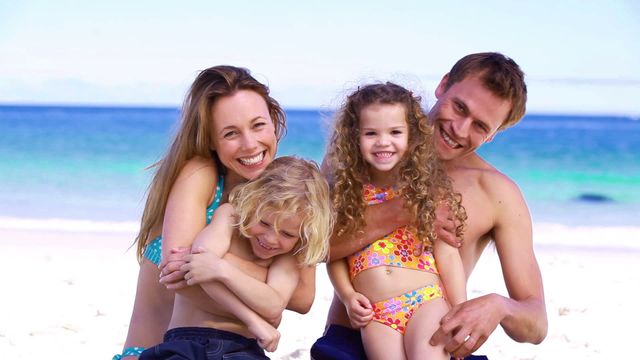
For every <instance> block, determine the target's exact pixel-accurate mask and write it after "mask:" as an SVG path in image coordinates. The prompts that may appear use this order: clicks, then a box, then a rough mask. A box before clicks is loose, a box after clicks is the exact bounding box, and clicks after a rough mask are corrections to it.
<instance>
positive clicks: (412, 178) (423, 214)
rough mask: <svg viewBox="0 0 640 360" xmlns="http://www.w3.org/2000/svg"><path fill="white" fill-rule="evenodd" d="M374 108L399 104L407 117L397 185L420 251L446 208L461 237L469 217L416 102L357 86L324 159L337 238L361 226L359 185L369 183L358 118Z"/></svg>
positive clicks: (393, 89)
mask: <svg viewBox="0 0 640 360" xmlns="http://www.w3.org/2000/svg"><path fill="white" fill-rule="evenodd" d="M372 104H400V105H402V106H403V107H404V109H405V112H406V121H407V125H408V131H409V134H408V135H409V139H408V142H409V144H408V147H407V151H406V153H405V155H404V157H403V158H402V159H401V161H400V162H399V163H398V164H397V165H396V166H397V167H398V170H399V171H398V174H399V177H398V181H397V183H396V187H397V190H398V192H399V194H400V196H402V197H403V199H404V202H405V207H407V208H408V209H409V211H410V212H411V214H412V218H413V219H415V223H414V226H415V227H416V229H417V232H418V234H417V235H418V238H419V239H421V241H422V242H423V248H426V249H429V250H430V249H431V247H432V244H433V241H434V240H435V239H436V234H435V231H434V227H433V222H434V220H435V219H436V208H437V207H438V205H439V204H441V203H444V204H446V205H448V206H449V209H450V210H451V212H452V214H453V215H454V217H455V219H456V220H458V222H459V224H460V225H459V226H458V228H457V229H456V234H457V235H458V236H462V233H463V230H464V221H465V220H466V218H467V216H466V213H465V210H464V207H463V206H462V196H461V195H460V194H459V193H456V192H454V191H453V187H452V184H451V179H450V178H449V177H448V176H447V173H446V172H445V169H444V166H443V164H442V163H441V161H440V160H439V159H438V154H437V152H436V150H435V147H434V145H433V142H432V141H431V139H432V136H433V127H432V126H431V125H430V124H429V121H428V120H427V117H426V115H425V114H424V112H423V111H422V108H421V107H420V97H418V96H414V95H413V93H412V92H411V91H409V90H407V89H405V88H403V87H402V86H399V85H397V84H394V83H391V82H386V83H376V84H370V85H366V86H363V87H359V88H358V90H357V91H355V92H354V93H352V94H351V95H349V96H348V97H347V99H346V101H345V103H344V104H343V105H342V107H341V108H340V109H339V111H338V113H337V116H336V119H335V126H334V131H333V134H332V136H331V138H330V141H329V146H328V150H327V159H328V165H329V168H330V169H332V170H333V174H332V175H333V192H332V202H333V206H334V209H335V212H336V216H337V221H336V230H337V233H338V234H355V233H357V232H358V231H361V229H362V228H363V227H364V225H365V221H364V211H365V208H366V203H365V201H364V199H363V192H362V189H363V185H364V184H365V183H367V182H369V181H370V179H369V172H368V164H367V163H366V162H365V160H364V158H363V156H362V154H361V152H360V148H359V144H358V139H359V135H360V121H359V120H360V119H359V116H360V113H361V111H362V109H364V108H365V107H367V106H369V105H372Z"/></svg>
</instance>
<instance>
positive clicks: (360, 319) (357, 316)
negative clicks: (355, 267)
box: [345, 291, 373, 329]
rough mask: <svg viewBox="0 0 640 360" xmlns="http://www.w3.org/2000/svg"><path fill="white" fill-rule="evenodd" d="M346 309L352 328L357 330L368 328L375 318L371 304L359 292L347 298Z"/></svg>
mask: <svg viewBox="0 0 640 360" xmlns="http://www.w3.org/2000/svg"><path fill="white" fill-rule="evenodd" d="M345 307H346V308H347V314H348V315H349V322H350V323H351V326H353V327H354V328H356V329H359V328H361V327H364V326H366V325H367V324H368V323H369V321H371V319H372V318H373V309H372V308H371V302H370V301H369V299H367V297H366V296H364V295H362V294H360V293H359V292H355V291H354V292H353V294H352V295H351V296H349V297H348V298H347V301H346V302H345Z"/></svg>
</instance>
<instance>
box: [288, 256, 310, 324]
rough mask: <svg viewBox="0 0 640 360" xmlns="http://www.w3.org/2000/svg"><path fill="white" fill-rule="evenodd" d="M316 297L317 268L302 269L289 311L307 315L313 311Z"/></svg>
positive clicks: (290, 301) (307, 267)
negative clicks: (312, 307)
mask: <svg viewBox="0 0 640 360" xmlns="http://www.w3.org/2000/svg"><path fill="white" fill-rule="evenodd" d="M315 297H316V266H315V265H314V266H305V267H303V268H301V269H300V280H299V281H298V286H297V287H296V289H295V291H294V292H293V295H291V299H290V300H289V304H287V309H288V310H291V311H295V312H297V313H300V314H306V313H308V312H309V310H311V306H312V305H313V300H314V299H315Z"/></svg>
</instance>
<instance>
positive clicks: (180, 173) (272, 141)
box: [114, 66, 315, 360]
mask: <svg viewBox="0 0 640 360" xmlns="http://www.w3.org/2000/svg"><path fill="white" fill-rule="evenodd" d="M285 131H286V127H285V115H284V111H283V110H282V108H281V107H280V105H279V104H278V103H277V102H276V101H275V100H274V99H273V98H271V97H270V96H269V89H268V87H267V86H265V85H263V84H261V83H260V82H258V81H257V80H256V79H254V78H253V77H252V76H251V75H250V73H249V71H248V70H246V69H242V68H237V67H233V66H215V67H212V68H209V69H206V70H203V71H202V72H200V74H198V76H197V77H196V79H195V81H194V82H193V84H192V85H191V88H190V90H189V93H188V95H187V97H186V99H185V102H184V105H183V108H182V120H181V124H180V128H179V130H178V132H177V134H176V136H175V139H174V140H173V143H172V145H171V146H170V148H169V150H168V151H167V153H166V155H165V156H164V157H163V159H162V160H160V161H159V162H158V163H156V164H155V165H154V166H155V167H157V168H158V170H157V172H156V174H155V176H154V178H153V180H152V182H151V186H150V189H149V195H148V197H147V201H146V204H145V209H144V212H143V215H142V220H141V225H140V232H139V233H138V236H137V237H136V242H137V244H138V245H137V254H138V258H139V261H140V271H139V273H138V285H137V289H136V298H135V302H134V307H133V313H132V315H131V322H130V324H129V331H128V335H127V340H126V342H125V346H124V347H125V349H124V351H123V353H122V355H116V356H115V357H114V359H127V360H130V359H135V358H137V356H138V355H139V354H140V353H141V352H142V351H143V350H144V349H145V348H146V347H149V346H152V345H155V344H158V343H160V342H162V340H163V334H164V332H165V331H166V330H167V326H168V324H169V320H170V318H171V312H172V308H173V302H174V298H175V293H174V292H173V291H172V290H167V288H166V287H165V285H163V284H161V283H160V282H159V281H158V278H159V276H160V270H159V269H158V266H159V265H160V260H161V255H163V256H164V258H165V259H166V260H165V261H164V262H163V265H164V264H166V263H167V260H169V259H170V258H171V255H170V254H172V253H173V254H174V255H173V257H176V256H178V257H179V256H180V255H181V251H182V253H183V252H184V250H177V249H179V248H185V247H188V246H190V245H191V243H192V242H193V240H194V239H195V237H196V235H197V234H198V233H199V232H200V231H201V230H202V229H203V228H204V227H205V226H206V224H207V223H208V222H209V221H210V219H211V216H212V215H213V212H214V211H215V209H216V208H217V206H218V205H219V204H220V203H223V202H226V201H227V196H228V194H229V192H230V191H231V189H233V188H234V187H235V186H236V185H238V184H239V183H242V182H244V181H246V180H248V179H252V178H254V177H256V176H257V175H258V174H260V173H261V172H262V171H263V170H264V169H265V168H266V166H267V165H269V163H271V161H272V160H273V158H274V157H275V153H276V148H277V143H278V140H279V139H280V138H281V137H282V135H283V134H284V132H285ZM228 260H229V261H232V262H234V263H236V264H237V266H239V267H241V268H243V269H246V271H248V272H251V271H256V268H255V267H253V264H247V263H244V262H242V261H240V260H238V259H234V258H229V259H228ZM163 270H164V272H165V274H166V273H171V277H169V278H167V277H165V278H164V279H163V280H164V282H165V283H167V284H172V282H174V281H175V280H176V278H179V277H181V275H182V274H181V273H180V272H171V270H175V269H171V268H170V267H168V266H167V267H165V268H163ZM258 270H259V269H258ZM188 293H189V294H188V297H189V300H190V301H194V302H197V304H198V305H199V306H201V307H203V308H206V306H207V304H208V303H209V298H208V296H207V295H206V294H205V293H204V292H203V291H202V290H201V289H200V290H199V291H189V292H188ZM314 296H315V268H311V267H310V268H306V269H304V271H303V272H302V276H301V280H300V283H299V285H298V288H297V289H296V292H295V293H294V295H293V297H292V300H291V302H290V303H289V306H288V309H291V310H294V311H297V312H300V313H306V312H307V311H309V309H310V307H311V304H312V302H313V298H314Z"/></svg>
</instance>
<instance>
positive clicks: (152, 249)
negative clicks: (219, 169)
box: [142, 175, 224, 265]
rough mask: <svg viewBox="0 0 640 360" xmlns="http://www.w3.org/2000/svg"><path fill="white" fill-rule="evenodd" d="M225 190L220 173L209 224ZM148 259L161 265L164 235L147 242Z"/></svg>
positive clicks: (209, 211) (146, 256)
mask: <svg viewBox="0 0 640 360" xmlns="http://www.w3.org/2000/svg"><path fill="white" fill-rule="evenodd" d="M223 190H224V177H223V176H222V175H220V176H219V177H218V185H216V195H215V196H214V197H213V201H212V202H211V205H209V207H208V208H207V225H209V223H210V222H211V218H212V217H213V212H214V211H216V209H217V208H218V206H220V201H222V191H223ZM142 256H144V257H145V258H147V260H149V261H151V262H152V263H154V264H156V265H160V261H161V260H162V235H160V236H158V237H157V238H155V239H153V240H152V241H151V242H150V243H149V244H147V246H146V248H145V249H144V253H143V255H142Z"/></svg>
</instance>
